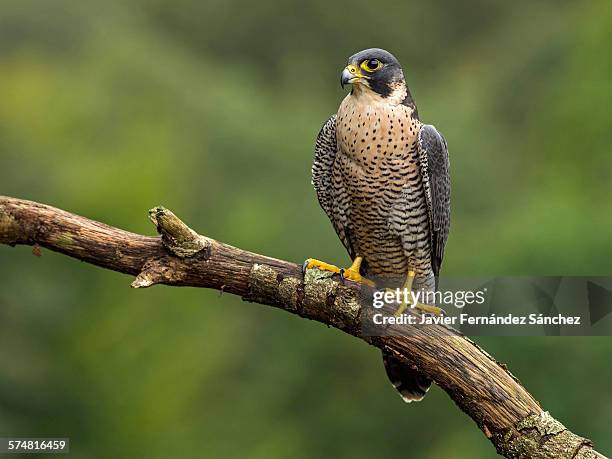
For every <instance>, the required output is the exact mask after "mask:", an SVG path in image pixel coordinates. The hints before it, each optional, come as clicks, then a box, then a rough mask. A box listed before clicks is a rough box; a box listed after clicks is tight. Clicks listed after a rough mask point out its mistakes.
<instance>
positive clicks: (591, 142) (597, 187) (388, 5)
mask: <svg viewBox="0 0 612 459" xmlns="http://www.w3.org/2000/svg"><path fill="white" fill-rule="evenodd" d="M611 41H612V4H611V3H610V2H609V1H606V0H599V1H597V0H593V1H589V2H570V1H559V0H554V1H553V0H550V1H544V0H540V1H527V0H517V1H515V2H489V1H485V0H467V1H462V2H454V1H450V0H449V1H442V0H436V1H424V0H410V1H405V2H402V3H401V4H400V3H399V2H398V3H396V2H391V1H381V2H372V1H368V0H352V1H350V2H345V1H338V2H330V1H328V0H313V1H310V2H297V1H280V0H261V1H258V2H237V1H225V0H223V1H222V0H208V1H206V2H197V1H194V0H176V1H174V2H170V1H167V0H152V1H144V0H135V1H132V2H119V1H114V0H107V1H105V2H82V1H70V0H49V1H40V0H20V1H16V0H8V1H6V0H5V1H3V2H1V3H0V193H1V194H7V195H13V196H18V197H22V198H27V199H32V200H38V201H42V202H46V203H49V204H52V205H55V206H57V207H60V208H64V209H67V210H70V211H73V212H76V213H80V214H83V215H86V216H88V217H91V218H94V219H98V220H101V221H104V222H107V223H109V224H112V225H115V226H119V227H123V228H126V229H129V230H132V231H135V232H143V233H149V234H150V233H152V227H151V225H150V223H149V222H148V220H147V218H146V210H147V209H149V208H150V207H152V206H154V205H157V204H160V203H163V204H164V205H165V206H167V207H170V208H172V209H173V210H174V211H175V212H176V213H177V214H178V215H180V216H181V217H183V218H184V219H185V220H186V221H187V222H189V223H190V224H191V225H192V226H193V227H194V228H196V229H198V230H200V231H201V232H202V233H204V234H207V235H209V236H211V237H215V238H219V239H221V240H224V241H226V242H229V243H232V244H234V245H237V246H240V247H243V248H246V249H250V250H254V251H257V252H261V253H265V254H268V255H271V256H275V257H280V258H285V259H290V260H294V261H301V260H304V259H305V258H307V257H311V256H312V257H317V258H322V259H326V260H329V261H331V262H336V263H338V264H346V262H347V261H348V260H347V257H346V255H345V253H344V251H343V249H342V248H341V246H340V243H339V242H338V240H337V238H336V236H335V234H334V232H333V230H332V229H331V226H330V225H329V223H328V221H327V220H326V217H325V216H324V214H323V212H322V211H321V210H320V209H319V208H318V205H317V203H316V199H315V195H314V191H313V190H312V188H311V185H310V183H309V182H310V177H309V173H310V162H311V157H312V145H313V142H314V138H315V136H316V134H317V132H318V129H319V127H320V125H321V124H322V123H323V121H324V120H325V119H326V118H327V117H328V116H329V115H330V114H331V113H333V112H334V111H335V109H336V108H337V106H338V104H339V102H340V100H341V98H342V97H343V94H344V93H343V92H342V91H341V89H340V87H339V85H338V75H339V72H340V71H341V69H342V68H343V66H344V63H345V61H346V58H347V57H348V56H349V55H350V54H352V53H354V52H355V51H357V50H359V49H362V48H366V47H371V46H380V47H384V48H387V49H390V50H391V51H393V52H394V53H395V54H396V55H397V56H398V57H399V58H400V60H401V61H402V62H403V63H404V67H405V72H406V75H407V78H408V81H409V83H410V86H411V89H412V92H413V95H414V96H415V98H416V101H417V104H418V105H419V108H420V113H421V117H422V119H423V120H424V121H427V122H433V123H435V124H436V126H437V127H438V128H439V129H440V130H441V131H442V132H443V133H444V134H445V136H446V138H447V140H448V143H449V145H450V148H451V155H452V174H453V225H452V232H451V237H450V240H449V244H448V249H447V258H446V260H445V266H444V272H445V273H446V274H451V275H472V274H473V275H497V274H499V275H502V274H505V275H513V274H542V275H546V274H584V275H596V274H598V275H609V274H610V258H611V257H612V247H611V245H610V241H609V237H610V228H612V212H611V211H610V210H611V206H610V192H611V191H612V190H611V186H610V183H611V180H612V167H611V166H612V164H611V162H612V160H611V155H610V147H609V133H610V127H611V116H610V106H611V105H612V84H610V76H611V72H612V60H610V59H609V53H610V43H611ZM29 251H30V249H29V248H27V247H20V248H15V249H11V248H8V247H0V278H1V279H2V286H1V289H0V368H1V370H0V434H1V435H2V436H11V435H16V436H32V435H36V436H69V437H70V438H71V442H72V443H71V454H72V456H73V457H76V458H80V457H83V458H85V457H86V458H98V457H99V458H106V457H148V458H167V457H185V458H188V457H235V456H240V457H245V458H274V457H279V458H280V457H289V456H290V457H295V458H301V457H304V458H306V457H387V456H404V457H405V456H410V457H419V458H433V459H435V458H444V457H452V458H458V459H461V458H486V457H493V456H494V451H493V448H492V447H491V445H490V444H489V442H488V441H487V440H486V439H485V438H484V437H483V436H482V434H481V433H480V432H479V431H478V430H477V429H476V428H475V426H474V425H473V423H472V422H471V421H470V420H469V419H468V418H467V417H466V416H465V415H463V414H462V413H461V412H460V411H459V410H457V409H456V408H455V407H454V406H453V403H452V401H451V400H450V399H449V398H448V397H447V396H446V395H445V394H444V393H443V392H442V391H441V390H439V389H437V388H434V389H432V390H431V392H430V394H429V395H428V397H427V399H426V401H424V402H423V403H421V404H416V405H412V406H409V407H407V406H405V405H404V404H403V403H401V401H400V400H399V398H398V397H397V395H396V394H395V393H394V391H393V390H392V389H391V388H390V386H389V384H388V382H387V381H386V380H385V377H384V375H383V368H382V364H381V361H380V358H379V354H378V352H377V351H376V350H374V349H372V348H369V347H367V346H366V345H365V344H361V343H359V342H357V341H355V340H354V339H351V338H348V337H346V336H343V335H342V334H341V333H339V332H337V331H334V330H329V329H326V328H325V327H322V326H318V325H316V324H313V323H310V322H307V321H304V320H301V319H299V318H297V317H293V316H290V315H288V314H283V313H280V312H278V311H274V310H271V309H267V308H263V307H254V306H250V305H249V306H245V305H244V304H241V302H240V301H239V300H238V299H237V298H233V297H231V296H227V295H226V296H219V294H218V293H217V292H211V291H204V290H199V289H178V288H165V287H155V288H153V289H150V290H146V291H133V290H131V289H129V287H128V286H129V282H130V281H131V279H130V278H128V277H127V276H124V275H120V274H116V273H112V272H105V271H102V270H100V269H97V268H94V267H92V266H89V265H86V264H80V263H77V262H75V261H74V260H70V259H68V258H65V257H62V256H59V255H56V254H53V253H51V252H49V251H43V254H44V255H43V257H42V258H40V259H36V258H33V257H32V256H30V255H29ZM479 342H481V343H482V344H483V345H484V346H485V347H486V348H487V349H488V350H489V351H490V352H491V353H492V354H493V355H495V356H496V357H497V358H498V359H500V360H501V361H507V362H508V363H509V364H510V367H511V369H512V370H513V372H514V373H515V374H516V375H517V376H518V377H519V378H520V379H521V381H522V382H523V383H524V384H525V385H526V386H527V387H528V388H529V389H530V391H531V392H532V393H533V394H534V395H535V396H536V398H537V399H539V400H540V401H541V402H542V404H543V406H544V407H545V408H546V409H548V410H550V411H551V412H552V413H553V414H554V415H555V416H556V417H558V418H559V419H560V420H561V421H563V422H565V423H566V424H567V425H568V426H569V427H570V428H571V429H572V430H574V431H575V432H577V433H581V434H584V435H586V436H589V437H590V438H592V439H593V440H595V442H596V445H598V447H599V449H600V450H602V451H603V452H606V451H607V452H608V453H610V452H611V451H612V437H611V436H610V430H609V429H610V426H611V425H612V393H611V392H610V384H611V382H612V368H611V366H610V353H611V351H612V341H611V340H610V338H576V337H574V338H554V337H549V338H487V339H484V338H483V339H480V340H479Z"/></svg>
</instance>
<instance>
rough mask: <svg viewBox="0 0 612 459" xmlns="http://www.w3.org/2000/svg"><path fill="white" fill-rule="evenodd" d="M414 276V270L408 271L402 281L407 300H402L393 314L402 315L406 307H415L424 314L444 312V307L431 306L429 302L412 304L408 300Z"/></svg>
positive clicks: (410, 297) (410, 296)
mask: <svg viewBox="0 0 612 459" xmlns="http://www.w3.org/2000/svg"><path fill="white" fill-rule="evenodd" d="M415 276H416V273H415V272H414V271H408V274H407V275H406V281H405V282H404V287H403V289H404V291H405V292H406V295H407V297H408V300H407V301H403V302H402V303H401V304H400V305H399V308H397V311H395V314H394V315H395V316H400V315H402V314H403V313H404V312H405V311H406V309H408V308H409V307H412V308H416V309H418V310H420V311H421V312H423V313H426V314H434V315H436V316H439V315H442V314H444V309H441V308H438V307H436V306H431V305H429V304H423V303H417V304H415V305H413V304H412V303H411V301H410V300H411V299H412V295H411V294H410V292H412V283H413V282H414V277H415Z"/></svg>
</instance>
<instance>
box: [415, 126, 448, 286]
mask: <svg viewBox="0 0 612 459" xmlns="http://www.w3.org/2000/svg"><path fill="white" fill-rule="evenodd" d="M419 159H420V163H421V176H422V178H423V186H424V187H425V196H426V198H427V209H428V212H429V225H430V229H431V266H432V269H433V272H434V275H435V276H436V278H437V277H438V274H439V272H440V266H441V265H442V259H443V258H444V247H445V246H446V240H447V239H448V229H449V226H450V175H449V159H448V147H447V145H446V140H445V139H444V137H443V136H442V134H440V133H439V132H438V131H437V130H436V128H435V127H433V126H431V125H428V124H426V125H424V126H423V127H422V128H421V132H419ZM436 284H437V282H436Z"/></svg>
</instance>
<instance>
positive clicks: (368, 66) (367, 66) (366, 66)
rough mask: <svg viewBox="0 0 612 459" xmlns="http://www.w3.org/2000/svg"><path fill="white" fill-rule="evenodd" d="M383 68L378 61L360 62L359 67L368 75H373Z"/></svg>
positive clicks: (367, 60)
mask: <svg viewBox="0 0 612 459" xmlns="http://www.w3.org/2000/svg"><path fill="white" fill-rule="evenodd" d="M382 66H383V63H382V62H380V61H379V60H378V59H366V60H365V61H362V62H361V64H360V65H359V67H361V68H362V69H363V70H365V71H366V72H368V73H374V72H376V71H377V70H379V69H380V68H381V67H382Z"/></svg>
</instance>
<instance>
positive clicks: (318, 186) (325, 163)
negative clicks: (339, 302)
mask: <svg viewBox="0 0 612 459" xmlns="http://www.w3.org/2000/svg"><path fill="white" fill-rule="evenodd" d="M337 152H338V146H337V143H336V115H332V116H331V117H330V118H329V119H328V120H327V121H326V122H325V124H324V125H323V127H322V128H321V131H320V132H319V135H318V136H317V141H316V143H315V155H314V160H313V162H312V184H313V185H314V188H315V191H316V192H317V198H318V200H319V204H320V205H321V207H322V208H323V210H324V211H325V213H326V214H327V216H328V217H329V219H330V220H331V222H332V225H333V227H334V229H335V230H336V233H337V234H338V237H339V238H340V240H341V241H342V244H344V247H346V249H347V250H348V252H349V255H350V257H351V259H353V258H355V250H354V248H353V246H352V244H351V241H350V235H349V228H348V214H349V209H348V208H345V207H347V206H346V205H345V204H346V203H347V202H348V200H347V199H344V198H343V194H344V195H345V194H346V191H345V190H344V188H343V185H342V184H341V183H338V182H337V181H336V182H334V180H333V170H334V162H335V160H336V154H337Z"/></svg>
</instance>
